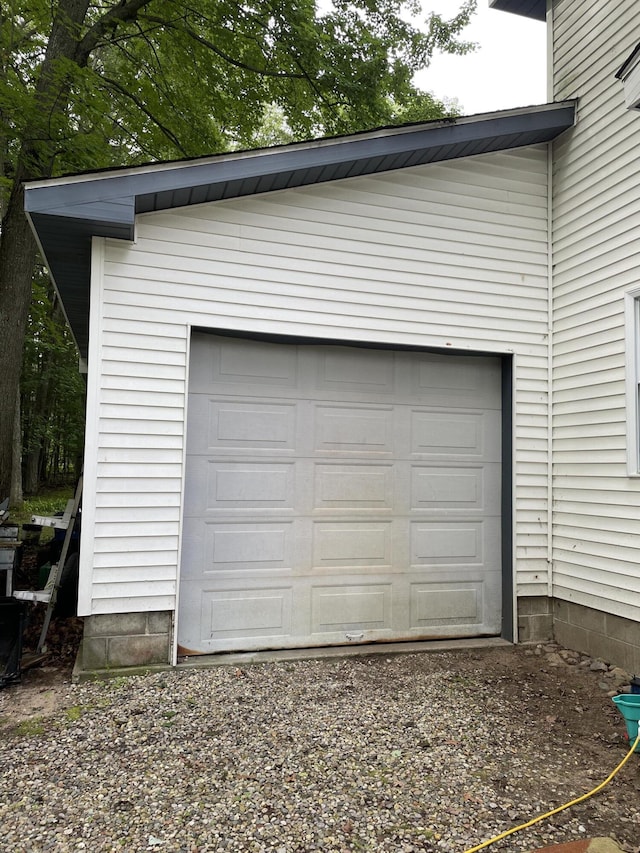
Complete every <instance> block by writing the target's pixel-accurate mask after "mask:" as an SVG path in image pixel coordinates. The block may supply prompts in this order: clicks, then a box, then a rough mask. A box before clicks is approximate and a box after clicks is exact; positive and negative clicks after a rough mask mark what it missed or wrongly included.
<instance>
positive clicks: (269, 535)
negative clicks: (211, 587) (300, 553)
mask: <svg viewBox="0 0 640 853" xmlns="http://www.w3.org/2000/svg"><path fill="white" fill-rule="evenodd" d="M301 524H303V523H301V522H296V521H293V520H291V521H283V520H278V521H273V522H271V523H264V522H262V523H257V522H255V521H251V522H244V523H243V522H228V521H223V522H219V523H215V522H209V521H203V520H201V519H188V520H186V522H185V525H184V534H183V549H182V550H183V563H182V565H183V571H182V576H183V577H184V578H185V579H196V578H200V579H206V578H207V577H210V576H213V575H220V574H222V573H225V574H227V575H228V574H229V573H231V574H233V575H239V574H240V575H248V574H251V573H254V574H256V573H258V574H260V573H265V572H267V571H269V572H270V573H271V574H272V575H273V574H287V575H289V574H291V572H292V570H293V566H294V565H295V564H296V557H295V554H296V541H297V539H298V538H300V534H299V533H298V532H297V531H298V529H299V527H300V526H301Z"/></svg>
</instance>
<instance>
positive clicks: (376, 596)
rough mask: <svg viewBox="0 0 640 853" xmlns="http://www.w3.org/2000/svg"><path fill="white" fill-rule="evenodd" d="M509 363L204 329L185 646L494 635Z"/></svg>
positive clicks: (192, 444) (188, 526)
mask: <svg viewBox="0 0 640 853" xmlns="http://www.w3.org/2000/svg"><path fill="white" fill-rule="evenodd" d="M500 387H501V381H500V363H499V360H498V359H490V358H487V359H484V358H483V359H475V358H473V357H463V358H458V357H456V356H450V355H449V356H448V355H442V356H439V355H434V354H430V353H416V352H409V351H397V352H393V351H390V350H373V349H364V348H357V347H340V346H322V345H315V344H314V345H309V346H306V345H289V344H275V343H266V342H259V341H244V340H240V339H227V340H225V339H224V338H222V337H216V336H208V335H204V334H196V335H194V338H193V347H192V367H191V380H190V392H189V414H188V427H187V460H186V484H185V501H184V514H183V537H182V574H181V587H180V612H179V622H178V636H179V644H180V646H181V647H182V648H183V649H186V650H188V651H189V652H191V653H198V652H200V653H206V652H215V651H225V650H241V649H247V650H252V649H260V648H287V647H300V646H313V645H331V644H342V643H352V642H356V643H357V642H375V641H391V640H403V639H419V638H421V637H422V638H428V637H447V636H474V635H482V634H496V633H499V631H500V626H501V571H500V555H501V537H500V506H501V501H500V490H501V465H500V458H501V413H500Z"/></svg>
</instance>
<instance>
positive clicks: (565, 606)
mask: <svg viewBox="0 0 640 853" xmlns="http://www.w3.org/2000/svg"><path fill="white" fill-rule="evenodd" d="M553 629H554V636H555V640H556V642H557V643H560V645H562V646H566V647H567V648H569V649H575V650H576V651H577V652H584V653H585V654H588V655H590V656H591V657H594V658H602V660H605V661H607V663H613V664H615V665H616V666H620V667H622V668H623V669H626V670H627V672H631V673H638V674H640V624H638V623H637V622H633V621H632V620H631V619H624V618H623V617H622V616H613V615H612V614H611V613H603V612H602V611H600V610H594V609H593V608H591V607H584V606H583V605H581V604H573V603H572V602H569V601H560V600H559V599H554V600H553Z"/></svg>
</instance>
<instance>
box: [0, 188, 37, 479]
mask: <svg viewBox="0 0 640 853" xmlns="http://www.w3.org/2000/svg"><path fill="white" fill-rule="evenodd" d="M35 259H36V242H35V240H34V237H33V235H32V233H31V228H30V227H29V223H28V222H27V219H26V217H25V215H24V209H23V204H22V187H21V186H18V187H16V188H14V190H13V192H12V193H11V197H10V199H9V204H8V206H7V213H6V216H5V218H4V221H3V223H2V240H0V365H1V367H0V495H1V496H6V495H8V494H9V492H10V489H11V480H12V478H11V471H12V468H13V459H14V453H13V435H14V431H13V428H14V420H15V409H16V401H17V399H18V390H19V385H20V371H21V368H22V348H23V344H24V337H25V332H26V328H27V320H28V317H29V303H30V300H31V278H32V276H33V270H34V266H35Z"/></svg>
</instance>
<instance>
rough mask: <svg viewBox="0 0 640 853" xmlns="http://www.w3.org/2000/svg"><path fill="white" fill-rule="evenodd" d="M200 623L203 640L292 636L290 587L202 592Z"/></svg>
mask: <svg viewBox="0 0 640 853" xmlns="http://www.w3.org/2000/svg"><path fill="white" fill-rule="evenodd" d="M201 609H202V613H201V620H200V623H201V625H202V626H206V628H205V631H204V632H203V633H202V634H201V636H200V639H201V640H203V641H205V642H211V641H213V642H215V641H216V640H228V639H237V638H245V637H249V638H257V637H269V638H274V637H278V638H280V639H284V638H287V637H290V636H291V633H292V627H291V617H292V612H293V591H292V589H291V587H275V588H273V587H270V588H267V589H251V590H247V589H230V590H218V591H209V590H207V591H205V592H204V594H203V596H202V605H201Z"/></svg>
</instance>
